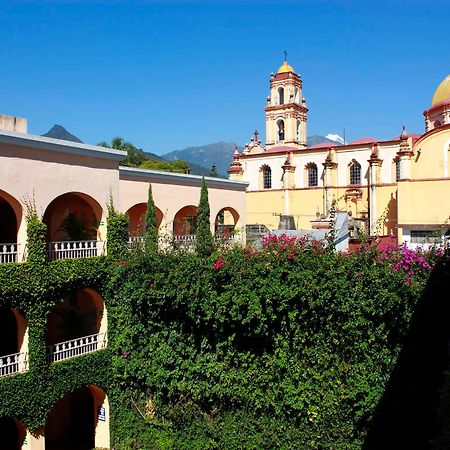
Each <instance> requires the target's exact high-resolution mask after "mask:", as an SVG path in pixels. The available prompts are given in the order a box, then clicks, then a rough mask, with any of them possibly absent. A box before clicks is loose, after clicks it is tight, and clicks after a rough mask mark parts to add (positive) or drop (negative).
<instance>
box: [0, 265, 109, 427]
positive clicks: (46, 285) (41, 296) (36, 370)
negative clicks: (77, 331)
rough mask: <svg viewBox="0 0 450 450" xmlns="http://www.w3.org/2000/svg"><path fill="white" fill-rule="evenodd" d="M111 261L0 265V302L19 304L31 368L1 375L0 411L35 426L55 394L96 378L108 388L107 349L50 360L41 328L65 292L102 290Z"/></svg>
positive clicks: (40, 422) (59, 395)
mask: <svg viewBox="0 0 450 450" xmlns="http://www.w3.org/2000/svg"><path fill="white" fill-rule="evenodd" d="M109 265H110V263H109V262H108V261H107V259H106V258H92V259H78V260H76V259H73V260H63V261H56V262H52V263H48V264H41V265H37V264H32V263H23V264H2V265H0V307H5V308H13V309H17V310H18V311H19V312H20V313H21V314H22V315H23V316H24V318H25V319H26V321H27V325H28V330H29V342H28V366H29V370H28V371H27V372H25V373H22V374H18V375H14V376H10V377H6V378H0V398H1V399H2V400H1V403H0V416H12V417H17V418H18V419H20V420H22V421H23V422H24V423H25V425H26V426H27V427H28V428H29V429H30V430H33V431H35V430H37V429H39V428H41V427H43V426H45V423H46V420H47V415H48V413H49V411H50V409H51V408H52V406H53V404H54V403H55V402H56V400H58V399H60V398H62V397H63V396H64V395H66V394H67V393H69V392H72V391H73V390H75V389H76V388H78V387H81V386H84V385H87V384H96V385H98V386H99V387H101V388H103V389H104V390H105V391H106V392H108V389H109V385H110V382H111V355H110V350H109V349H107V350H100V351H98V352H96V353H93V354H89V355H85V356H82V357H79V358H74V359H70V360H67V361H64V362H60V363H57V364H51V365H48V364H47V362H46V346H45V332H46V327H47V317H48V315H49V314H50V312H51V311H52V309H53V308H54V306H55V305H56V304H57V303H59V302H61V301H62V299H63V298H64V297H66V296H68V295H69V294H70V293H72V292H73V291H75V290H77V289H84V288H92V289H94V290H96V291H97V292H99V293H100V294H102V293H103V292H104V290H105V284H106V283H107V281H108V278H109V276H108V273H109ZM105 304H106V308H108V305H107V302H106V301H105Z"/></svg>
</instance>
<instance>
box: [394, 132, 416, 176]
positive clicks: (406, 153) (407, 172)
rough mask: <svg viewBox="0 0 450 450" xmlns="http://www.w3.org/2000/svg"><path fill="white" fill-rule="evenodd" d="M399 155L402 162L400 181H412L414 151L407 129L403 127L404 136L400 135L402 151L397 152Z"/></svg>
mask: <svg viewBox="0 0 450 450" xmlns="http://www.w3.org/2000/svg"><path fill="white" fill-rule="evenodd" d="M397 155H398V158H399V161H400V162H399V164H400V180H410V179H411V157H412V156H413V151H412V150H411V147H410V145H409V141H408V136H407V135H406V131H405V127H403V131H402V134H401V135H400V150H399V151H398V152H397Z"/></svg>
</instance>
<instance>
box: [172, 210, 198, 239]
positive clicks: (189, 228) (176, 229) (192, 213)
mask: <svg viewBox="0 0 450 450" xmlns="http://www.w3.org/2000/svg"><path fill="white" fill-rule="evenodd" d="M197 209H198V208H197V207H196V206H193V205H189V206H184V207H183V208H181V209H180V210H178V212H177V213H176V214H175V218H174V219H173V234H174V235H175V236H186V235H190V234H195V229H196V227H197Z"/></svg>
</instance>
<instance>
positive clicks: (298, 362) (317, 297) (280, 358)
mask: <svg viewBox="0 0 450 450" xmlns="http://www.w3.org/2000/svg"><path fill="white" fill-rule="evenodd" d="M404 277H405V274H404V273H403V272H402V271H401V270H398V271H395V270H393V263H392V262H390V261H387V260H383V259H380V258H376V255H375V254H374V253H373V252H366V253H362V254H358V255H351V256H342V255H338V254H330V253H329V252H328V251H327V250H326V249H324V248H323V247H320V248H318V247H317V246H314V245H312V246H311V247H305V248H303V250H302V251H301V252H292V251H291V249H287V248H284V247H282V246H281V247H280V248H279V249H277V250H274V248H273V247H271V248H268V249H264V250H263V251H262V252H259V253H256V252H253V251H242V250H240V249H233V250H230V251H229V252H227V253H224V254H222V255H220V257H218V258H217V257H215V258H209V259H206V258H204V257H202V256H196V255H193V254H185V255H178V256H174V255H164V256H161V255H159V256H158V255H151V256H148V257H143V258H137V259H134V260H133V261H130V263H129V264H128V265H127V266H123V267H119V268H118V269H117V273H116V274H115V275H114V277H113V278H112V279H111V282H110V284H109V286H108V292H110V293H112V292H114V298H113V296H112V295H111V301H112V302H113V304H114V305H117V307H118V306H119V305H120V307H121V308H122V312H123V316H121V317H120V318H117V322H115V324H114V327H115V329H116V330H118V332H117V334H116V340H115V342H114V346H115V348H116V349H117V351H118V354H117V355H116V356H115V357H114V362H113V366H114V370H115V375H114V383H115V384H114V386H115V388H116V389H117V390H118V391H121V392H122V393H123V402H124V403H123V408H124V411H122V412H121V419H120V420H123V421H124V422H122V423H121V424H118V423H117V422H116V423H115V425H114V426H115V427H118V428H116V429H115V432H114V435H115V439H114V442H113V445H114V446H115V447H117V448H224V449H225V448H286V449H287V448H304V449H314V448H316V449H327V448H328V449H352V448H355V449H357V448H361V447H362V445H363V442H364V438H365V435H366V432H367V429H368V427H369V424H370V422H371V419H372V416H373V414H374V411H375V409H376V408H377V405H378V403H379V401H380V399H381V397H382V395H383V392H384V388H385V385H386V383H387V381H388V379H389V376H390V374H391V372H392V370H393V368H394V366H395V364H396V361H397V358H398V355H399V353H400V350H401V346H402V342H403V340H404V338H405V335H406V333H407V331H408V327H409V323H410V321H411V317H412V315H413V312H414V308H415V305H416V303H417V301H418V299H419V297H420V295H421V294H422V292H423V287H424V282H423V278H422V277H421V276H420V277H418V278H414V277H413V278H414V279H410V283H409V284H408V283H405V278H404ZM368 280H370V283H369V282H368ZM114 320H116V319H114ZM124 355H126V357H124ZM125 392H128V394H125ZM125 397H126V398H128V399H129V398H134V400H133V402H131V401H129V402H128V403H127V402H126V401H125ZM149 404H150V405H151V407H149ZM233 417H234V418H238V424H239V425H237V424H236V423H234V422H233ZM125 423H126V425H125ZM124 443H126V444H124ZM121 445H124V446H123V447H121Z"/></svg>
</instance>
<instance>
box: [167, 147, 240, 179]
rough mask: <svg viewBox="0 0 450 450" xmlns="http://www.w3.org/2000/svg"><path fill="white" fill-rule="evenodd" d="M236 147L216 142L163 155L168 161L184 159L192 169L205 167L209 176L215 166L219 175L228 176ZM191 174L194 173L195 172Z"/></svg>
mask: <svg viewBox="0 0 450 450" xmlns="http://www.w3.org/2000/svg"><path fill="white" fill-rule="evenodd" d="M235 146H236V144H235V143H234V142H216V143H214V144H207V145H201V146H198V147H186V148H184V149H182V150H175V151H173V152H169V153H166V154H165V155H162V157H163V158H164V159H167V160H168V161H176V160H177V159H183V160H184V161H187V162H189V164H190V165H191V168H192V169H193V168H194V166H195V165H196V166H201V167H204V168H206V169H207V171H208V173H207V174H208V175H209V170H210V169H211V166H212V165H213V164H215V165H216V167H217V171H218V173H219V175H221V176H226V173H227V170H228V168H229V167H230V164H231V162H232V160H233V153H234V147H235ZM241 150H242V149H241ZM191 173H194V172H193V170H192V172H191Z"/></svg>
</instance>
